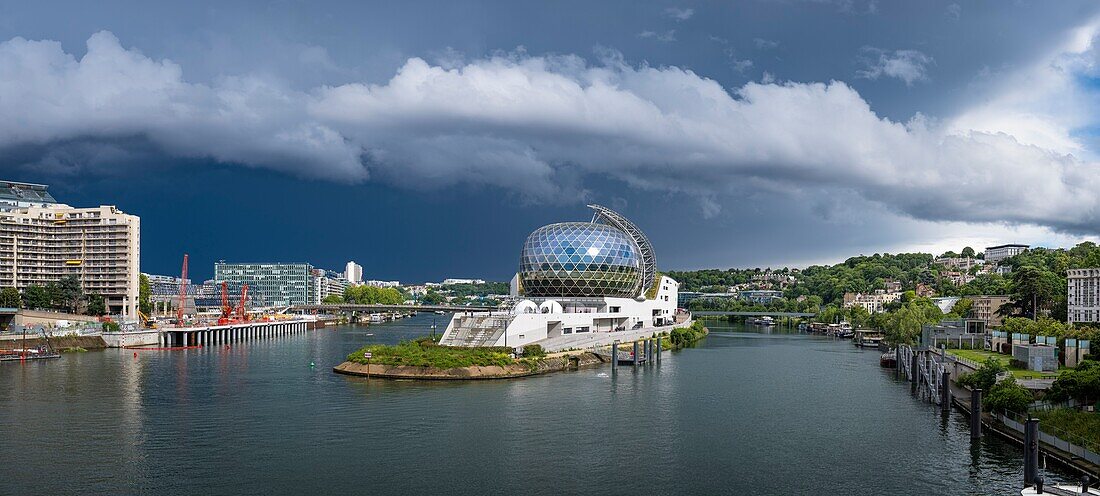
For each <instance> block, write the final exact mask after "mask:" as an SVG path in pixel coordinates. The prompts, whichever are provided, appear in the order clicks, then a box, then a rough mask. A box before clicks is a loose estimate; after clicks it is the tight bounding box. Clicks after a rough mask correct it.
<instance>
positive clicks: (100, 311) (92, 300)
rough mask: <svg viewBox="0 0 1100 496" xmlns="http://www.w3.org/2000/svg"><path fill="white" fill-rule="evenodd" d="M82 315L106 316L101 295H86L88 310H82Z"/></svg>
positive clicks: (105, 308)
mask: <svg viewBox="0 0 1100 496" xmlns="http://www.w3.org/2000/svg"><path fill="white" fill-rule="evenodd" d="M84 313H86V314H88V315H97V316H98V315H106V314H107V304H106V302H105V301H104V300H103V295H101V294H99V293H92V294H89V295H88V308H87V309H86V310H84Z"/></svg>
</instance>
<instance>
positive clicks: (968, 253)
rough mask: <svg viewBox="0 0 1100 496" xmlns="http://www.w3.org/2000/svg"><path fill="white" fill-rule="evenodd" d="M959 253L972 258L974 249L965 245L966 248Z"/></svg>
mask: <svg viewBox="0 0 1100 496" xmlns="http://www.w3.org/2000/svg"><path fill="white" fill-rule="evenodd" d="M961 255H962V256H964V257H970V258H974V249H973V248H971V247H969V246H967V247H966V248H963V251H962V253H961Z"/></svg>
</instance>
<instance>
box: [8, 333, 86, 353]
mask: <svg viewBox="0 0 1100 496" xmlns="http://www.w3.org/2000/svg"><path fill="white" fill-rule="evenodd" d="M49 344H50V346H52V347H53V349H55V350H57V351H61V350H64V349H66V348H84V349H86V350H102V349H105V348H107V342H106V341H104V340H103V337H102V336H54V337H51V338H50V342H49ZM45 345H46V340H45V339H42V337H41V336H39V337H35V338H31V337H30V336H28V337H27V348H35V347H38V346H45ZM22 347H23V340H22V339H21V338H16V339H4V340H2V341H0V349H4V350H10V349H13V348H22Z"/></svg>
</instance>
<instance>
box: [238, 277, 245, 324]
mask: <svg viewBox="0 0 1100 496" xmlns="http://www.w3.org/2000/svg"><path fill="white" fill-rule="evenodd" d="M247 300H248V285H247V284H242V285H241V302H240V304H238V305H237V318H239V319H241V320H242V321H247V320H248V312H247V310H246V309H245V308H244V303H245V301H247Z"/></svg>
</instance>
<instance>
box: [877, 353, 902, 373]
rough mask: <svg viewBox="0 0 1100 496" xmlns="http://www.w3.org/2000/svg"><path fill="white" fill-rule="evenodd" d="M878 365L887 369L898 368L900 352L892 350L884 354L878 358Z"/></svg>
mask: <svg viewBox="0 0 1100 496" xmlns="http://www.w3.org/2000/svg"><path fill="white" fill-rule="evenodd" d="M878 364H879V366H880V367H886V368H888V369H892V368H895V367H897V366H898V352H897V350H890V351H887V352H886V353H883V354H882V356H880V357H878Z"/></svg>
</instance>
